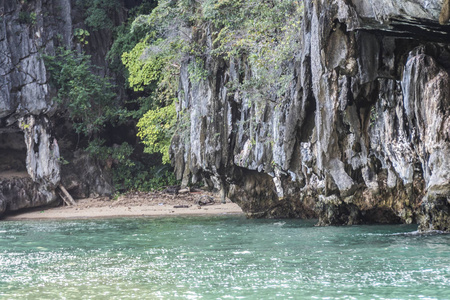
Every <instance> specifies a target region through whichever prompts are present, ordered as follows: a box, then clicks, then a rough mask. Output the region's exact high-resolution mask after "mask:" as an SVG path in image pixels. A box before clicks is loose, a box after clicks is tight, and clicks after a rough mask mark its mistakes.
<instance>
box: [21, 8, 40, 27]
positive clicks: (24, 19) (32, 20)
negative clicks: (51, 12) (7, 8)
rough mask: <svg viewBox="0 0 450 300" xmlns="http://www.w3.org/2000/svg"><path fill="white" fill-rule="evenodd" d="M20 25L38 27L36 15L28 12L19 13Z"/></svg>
mask: <svg viewBox="0 0 450 300" xmlns="http://www.w3.org/2000/svg"><path fill="white" fill-rule="evenodd" d="M19 23H21V24H29V25H36V13H35V12H28V11H21V12H19Z"/></svg>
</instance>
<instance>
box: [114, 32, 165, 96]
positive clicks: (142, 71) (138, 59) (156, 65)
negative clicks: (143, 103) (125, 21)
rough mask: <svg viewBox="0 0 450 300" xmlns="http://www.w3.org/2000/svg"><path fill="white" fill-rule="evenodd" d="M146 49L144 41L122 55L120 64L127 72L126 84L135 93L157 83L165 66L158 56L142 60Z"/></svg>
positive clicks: (161, 58)
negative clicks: (121, 63)
mask: <svg viewBox="0 0 450 300" xmlns="http://www.w3.org/2000/svg"><path fill="white" fill-rule="evenodd" d="M147 47H148V45H147V39H146V40H144V41H142V42H139V43H138V44H137V45H136V46H135V47H134V48H133V50H131V51H130V52H125V53H123V55H122V62H123V64H124V65H125V67H126V68H127V69H128V72H129V77H128V83H129V85H130V87H132V88H133V89H134V90H135V91H143V90H144V86H146V85H149V84H151V83H153V82H155V81H158V80H159V79H160V76H161V70H162V68H163V66H164V64H165V58H164V57H159V56H158V55H152V56H151V57H148V58H147V59H144V55H145V54H144V51H145V50H146V49H147Z"/></svg>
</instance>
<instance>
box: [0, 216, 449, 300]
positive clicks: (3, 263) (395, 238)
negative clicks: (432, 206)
mask: <svg viewBox="0 0 450 300" xmlns="http://www.w3.org/2000/svg"><path fill="white" fill-rule="evenodd" d="M313 224H314V222H311V221H299V220H283V221H273V220H246V219H244V218H241V217H213V218H211V217H196V218H194V217H192V218H191V217H190V218H165V219H150V218H149V219H114V220H96V221H52V222H50V221H40V222H2V223H0V297H4V298H6V299H36V298H45V299H48V298H66V299H79V298H81V297H82V298H85V299H90V298H96V299H97V298H105V299H133V298H146V299H149V298H150V299H152V298H153V299H158V298H161V299H177V298H182V299H201V298H203V299H280V298H285V299H289V298H292V299H299V298H304V299H308V298H317V299H361V298H373V299H411V298H416V299H418V298H423V299H445V297H447V296H448V295H449V294H450V243H449V242H450V235H443V234H441V235H438V234H434V235H418V234H410V233H411V232H414V231H415V230H416V227H415V226H352V227H326V228H320V227H313ZM36 237H39V238H36Z"/></svg>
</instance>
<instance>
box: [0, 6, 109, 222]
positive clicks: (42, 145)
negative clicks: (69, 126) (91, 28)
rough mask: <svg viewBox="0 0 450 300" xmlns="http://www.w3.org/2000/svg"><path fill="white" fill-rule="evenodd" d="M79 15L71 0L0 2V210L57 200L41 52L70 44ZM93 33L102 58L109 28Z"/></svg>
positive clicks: (55, 151)
mask: <svg viewBox="0 0 450 300" xmlns="http://www.w3.org/2000/svg"><path fill="white" fill-rule="evenodd" d="M80 19H81V17H80V12H79V11H77V10H76V1H70V0H33V1H16V0H1V1H0V137H1V143H2V144H1V145H0V152H1V154H2V157H3V160H2V159H0V215H1V214H2V213H3V212H5V211H12V210H18V209H22V208H28V207H36V206H41V205H44V204H49V203H52V202H54V201H56V200H57V197H56V194H55V188H56V187H57V186H58V185H59V183H60V182H61V166H60V156H59V153H60V148H59V145H58V141H57V137H56V136H55V128H54V127H55V125H54V123H53V121H52V119H53V117H54V115H55V114H56V113H57V112H58V110H60V107H58V105H57V103H55V102H54V101H53V97H54V96H55V90H54V89H53V88H52V87H51V86H50V85H49V83H48V82H49V80H48V74H47V69H46V66H45V64H44V60H43V58H42V53H46V54H49V55H52V54H54V53H55V48H56V47H57V46H61V45H65V46H68V47H71V46H72V35H73V30H74V29H75V28H79V27H83V26H84V25H83V24H82V20H80ZM95 36H100V37H101V38H95V42H96V43H94V44H95V46H96V47H97V49H96V51H98V52H97V53H96V55H94V56H93V58H94V59H95V60H96V61H100V60H101V58H102V57H103V62H104V61H105V60H104V56H105V53H106V50H105V49H108V47H109V46H110V42H111V36H112V35H111V32H109V33H107V34H105V35H101V33H97V34H96V35H95ZM105 37H106V38H105ZM105 39H106V40H105ZM93 40H94V38H93ZM18 145H19V146H18ZM8 160H9V161H13V162H14V164H10V163H8ZM77 171H79V172H84V171H85V170H81V171H80V170H77ZM69 173H70V172H69ZM89 179H91V178H89ZM86 180H88V178H86ZM102 184H103V186H104V187H106V188H108V187H109V188H111V187H110V186H109V185H108V184H107V182H103V183H98V185H102ZM93 185H94V184H93ZM98 187H99V186H95V187H93V190H95V192H96V190H97V189H98ZM88 192H89V191H88ZM95 192H94V193H95ZM88 195H89V194H88Z"/></svg>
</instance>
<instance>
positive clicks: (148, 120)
mask: <svg viewBox="0 0 450 300" xmlns="http://www.w3.org/2000/svg"><path fill="white" fill-rule="evenodd" d="M175 122H176V111H175V103H172V104H171V105H168V106H165V107H157V108H155V109H153V110H149V111H148V112H147V113H146V114H144V116H143V117H142V118H141V119H140V120H139V122H138V124H137V127H138V129H139V132H138V134H137V136H138V137H140V138H141V139H142V142H143V143H144V145H145V150H144V151H145V152H147V153H157V152H159V153H161V154H162V155H163V157H162V162H163V164H165V163H169V162H170V157H169V147H170V142H171V139H172V136H173V134H174V128H175Z"/></svg>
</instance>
